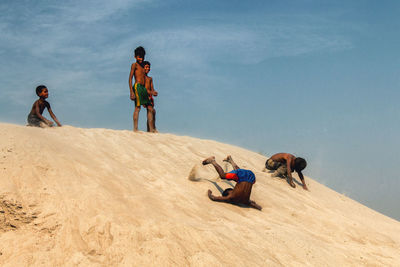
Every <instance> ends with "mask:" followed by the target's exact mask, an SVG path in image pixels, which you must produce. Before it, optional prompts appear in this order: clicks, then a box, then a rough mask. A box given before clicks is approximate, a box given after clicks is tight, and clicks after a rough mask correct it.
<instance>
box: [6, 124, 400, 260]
mask: <svg viewBox="0 0 400 267" xmlns="http://www.w3.org/2000/svg"><path fill="white" fill-rule="evenodd" d="M227 154H231V155H232V157H233V158H234V159H235V160H236V162H237V163H238V165H239V166H241V167H243V168H249V169H252V170H253V171H254V172H255V174H256V176H257V183H256V184H255V186H254V187H253V194H252V199H253V200H255V201H256V202H257V203H258V204H260V205H261V206H262V207H263V210H262V211H261V212H260V211H257V210H254V209H250V208H243V207H238V206H234V205H229V204H225V203H216V202H212V201H210V200H209V199H208V198H207V196H206V191H207V189H211V190H212V191H213V192H214V194H216V193H218V189H217V187H216V185H218V186H220V187H222V188H223V189H225V188H227V187H229V186H230V185H229V184H228V183H226V182H223V181H221V180H220V179H217V175H216V173H215V171H214V170H213V169H212V167H211V166H206V167H203V166H201V165H200V164H199V163H200V161H201V160H202V159H203V158H205V157H207V156H210V155H215V156H216V158H217V161H219V162H221V161H222V159H223V157H225V156H226V155H227ZM265 160H266V158H265V157H264V156H262V155H259V154H257V153H254V152H251V151H248V150H245V149H242V148H239V147H235V146H231V145H227V144H222V143H218V142H215V141H210V140H200V139H196V138H191V137H186V136H175V135H171V134H146V133H132V132H130V131H114V130H106V129H80V128H74V127H69V126H65V127H62V128H54V129H39V128H30V127H24V126H16V125H11V124H0V265H2V266H3V265H4V266H31V265H46V266H59V265H68V266H73V265H82V266H86V265H91V266H93V265H94V266H96V265H106V266H149V265H152V266H189V265H190V266H221V265H233V266H271V265H273V266H275V265H282V266H298V265H313V266H345V265H346V266H359V265H371V266H396V265H397V266H399V265H400V249H399V248H400V223H399V222H398V221H395V220H393V219H390V218H388V217H386V216H384V215H382V214H379V213H377V212H375V211H373V210H371V209H369V208H367V207H365V206H363V205H361V204H359V203H357V202H355V201H353V200H351V199H349V198H347V197H345V196H343V195H340V194H338V193H336V192H334V191H332V190H330V189H328V188H326V187H325V186H323V185H321V184H319V183H317V182H315V181H313V180H311V179H309V178H308V177H306V181H307V182H308V185H309V188H310V192H307V191H304V190H303V189H302V188H301V187H300V186H297V188H295V189H293V188H291V187H290V186H288V184H287V183H286V182H285V181H284V180H282V179H279V178H271V177H270V175H269V174H268V173H265V172H262V169H263V165H264V162H265ZM194 166H195V175H194V176H195V177H194V178H195V179H199V181H190V180H188V174H189V173H190V171H191V169H192V167H194ZM223 166H225V165H223ZM309 167H310V168H312V166H309Z"/></svg>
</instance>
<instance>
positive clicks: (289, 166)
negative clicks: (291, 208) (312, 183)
mask: <svg viewBox="0 0 400 267" xmlns="http://www.w3.org/2000/svg"><path fill="white" fill-rule="evenodd" d="M306 166H307V162H306V160H305V159H303V158H299V157H298V158H297V157H295V156H294V155H292V154H289V153H278V154H275V155H272V156H271V157H270V158H269V159H268V160H267V162H265V168H267V169H268V170H271V171H275V172H274V173H273V174H272V176H273V177H283V178H288V179H289V181H288V182H289V184H290V186H292V187H296V185H295V184H294V183H293V177H292V172H293V171H296V172H297V174H298V175H299V177H300V180H301V182H302V183H303V188H304V189H305V190H308V188H307V186H306V183H305V181H304V176H303V174H302V173H301V171H302V170H304V168H305V167H306Z"/></svg>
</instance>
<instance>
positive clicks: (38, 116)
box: [28, 85, 61, 127]
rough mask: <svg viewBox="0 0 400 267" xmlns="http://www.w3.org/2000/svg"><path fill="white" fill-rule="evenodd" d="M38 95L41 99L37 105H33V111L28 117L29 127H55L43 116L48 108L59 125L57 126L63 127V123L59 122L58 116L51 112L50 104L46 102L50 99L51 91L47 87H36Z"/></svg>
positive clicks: (36, 102) (37, 101)
mask: <svg viewBox="0 0 400 267" xmlns="http://www.w3.org/2000/svg"><path fill="white" fill-rule="evenodd" d="M36 94H37V95H38V97H39V99H38V100H36V101H35V103H33V106H32V110H31V112H30V113H29V115H28V126H36V127H47V126H49V127H51V126H53V124H54V123H53V122H52V121H49V120H48V119H46V118H45V117H43V116H42V114H43V111H44V109H45V108H47V110H48V112H49V114H50V116H51V117H52V118H53V120H54V121H55V122H56V123H57V125H58V126H61V123H60V122H59V121H58V120H57V117H56V115H54V113H53V111H52V110H51V107H50V103H49V102H47V101H46V100H45V99H46V98H48V97H49V91H48V90H47V88H46V86H44V85H39V86H38V87H36Z"/></svg>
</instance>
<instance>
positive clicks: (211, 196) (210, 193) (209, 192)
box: [207, 189, 214, 200]
mask: <svg viewBox="0 0 400 267" xmlns="http://www.w3.org/2000/svg"><path fill="white" fill-rule="evenodd" d="M207 195H208V198H209V199H211V200H214V196H213V194H212V192H211V190H210V189H208V191H207Z"/></svg>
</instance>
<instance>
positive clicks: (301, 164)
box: [294, 158, 307, 172]
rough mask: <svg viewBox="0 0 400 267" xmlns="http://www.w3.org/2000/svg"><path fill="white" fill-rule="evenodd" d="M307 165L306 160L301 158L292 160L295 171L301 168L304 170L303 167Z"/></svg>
mask: <svg viewBox="0 0 400 267" xmlns="http://www.w3.org/2000/svg"><path fill="white" fill-rule="evenodd" d="M306 166H307V162H306V160H305V159H303V158H296V159H295V160H294V169H295V170H296V171H298V172H299V171H302V170H304V168H305V167H306Z"/></svg>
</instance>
